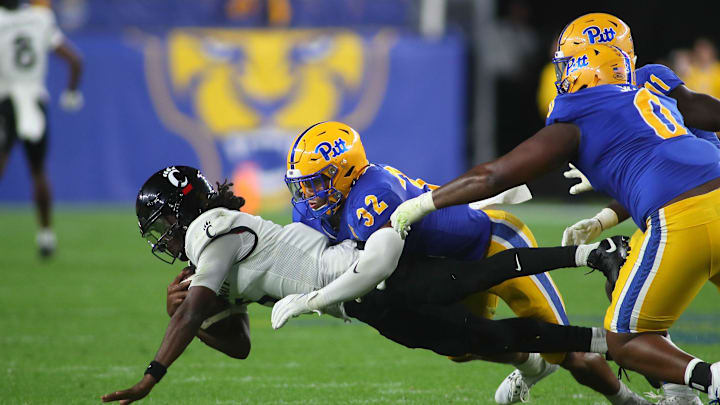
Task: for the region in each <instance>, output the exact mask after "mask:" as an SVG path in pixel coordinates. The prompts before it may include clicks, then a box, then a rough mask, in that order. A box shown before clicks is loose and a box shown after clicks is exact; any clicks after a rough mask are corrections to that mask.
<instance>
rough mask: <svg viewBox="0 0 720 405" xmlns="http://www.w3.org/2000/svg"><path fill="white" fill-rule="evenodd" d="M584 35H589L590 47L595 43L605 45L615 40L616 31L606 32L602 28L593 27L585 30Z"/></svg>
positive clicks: (608, 29) (607, 30)
mask: <svg viewBox="0 0 720 405" xmlns="http://www.w3.org/2000/svg"><path fill="white" fill-rule="evenodd" d="M582 33H583V34H584V35H587V37H588V42H590V45H592V44H595V43H598V44H603V43H607V42H610V41H612V40H613V39H615V30H614V29H612V28H605V29H604V30H600V27H596V26H594V25H593V26H590V27H587V28H585V29H584V30H583V32H582Z"/></svg>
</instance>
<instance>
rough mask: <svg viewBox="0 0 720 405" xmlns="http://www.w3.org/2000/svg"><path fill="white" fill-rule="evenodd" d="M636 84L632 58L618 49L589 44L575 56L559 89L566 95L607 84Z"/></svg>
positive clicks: (563, 75)
mask: <svg viewBox="0 0 720 405" xmlns="http://www.w3.org/2000/svg"><path fill="white" fill-rule="evenodd" d="M634 82H635V79H634V70H633V66H632V63H631V62H630V56H629V55H628V54H626V53H625V52H623V51H622V50H621V49H620V48H618V47H616V46H609V45H604V44H600V45H588V46H587V47H585V50H583V51H582V52H580V53H578V54H577V55H575V56H571V57H570V59H569V60H568V63H567V65H566V67H565V70H564V71H563V72H562V76H561V78H560V80H559V81H558V82H556V86H557V90H558V94H565V93H575V92H576V91H579V90H582V89H584V88H587V87H595V86H600V85H603V84H633V83H634Z"/></svg>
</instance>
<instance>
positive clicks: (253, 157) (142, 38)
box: [0, 28, 466, 212]
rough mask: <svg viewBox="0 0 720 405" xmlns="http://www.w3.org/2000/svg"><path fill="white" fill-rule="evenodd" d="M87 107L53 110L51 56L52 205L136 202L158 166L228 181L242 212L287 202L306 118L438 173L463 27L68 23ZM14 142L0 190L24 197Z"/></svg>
mask: <svg viewBox="0 0 720 405" xmlns="http://www.w3.org/2000/svg"><path fill="white" fill-rule="evenodd" d="M71 39H72V40H73V42H75V43H76V44H77V45H78V47H79V48H80V50H81V52H82V54H83V56H84V61H85V75H84V77H83V80H82V91H83V93H84V95H85V102H86V103H85V107H84V108H83V109H82V110H81V111H79V112H77V113H67V112H64V111H62V110H61V109H60V108H59V106H58V103H57V95H59V94H60V92H61V91H62V89H63V86H64V85H65V83H66V80H67V70H66V68H65V67H64V65H62V63H61V62H60V61H58V60H54V59H55V58H52V60H51V65H50V68H49V78H48V85H49V90H50V92H51V94H52V95H53V96H54V97H53V100H52V101H51V103H50V111H49V114H50V120H49V122H50V139H49V141H50V142H49V149H48V154H49V156H48V171H49V175H50V179H51V182H52V185H53V190H54V196H55V198H56V200H58V201H60V202H129V201H133V200H134V198H135V195H136V193H137V190H138V189H139V187H140V186H141V185H142V183H143V181H144V180H145V179H146V178H147V177H148V176H149V175H150V174H152V173H153V172H154V171H156V170H158V169H160V168H162V167H164V166H166V165H173V164H174V165H191V166H196V167H199V168H200V169H201V170H202V171H204V172H205V173H206V175H207V176H208V177H209V178H210V179H211V180H212V181H216V180H222V179H224V178H227V179H229V180H231V181H233V182H234V183H235V189H236V191H237V192H238V193H240V194H241V195H243V196H245V197H246V199H247V200H248V207H247V208H248V211H250V212H258V211H259V210H260V209H261V208H262V209H263V210H269V211H272V210H275V209H286V208H287V207H289V193H288V191H287V188H286V186H285V184H284V180H283V177H284V174H285V160H286V157H287V151H288V149H289V147H290V144H291V141H292V139H293V138H294V137H295V136H296V135H297V134H299V133H300V132H301V131H303V130H304V129H305V128H306V127H308V126H310V125H311V124H313V123H316V122H319V121H325V120H339V121H344V122H347V123H349V124H350V125H352V126H353V127H355V128H356V129H357V130H358V131H359V133H360V134H361V136H362V139H363V143H364V145H365V149H366V151H367V154H368V158H369V160H370V161H371V162H377V163H386V164H390V165H392V166H395V167H396V168H398V169H399V170H401V171H403V172H405V173H406V174H407V175H409V176H411V177H420V178H422V179H424V180H426V181H428V182H434V183H441V182H445V181H447V180H450V179H452V178H453V177H454V176H457V175H458V174H460V173H461V171H462V170H463V169H464V168H465V158H464V157H465V155H466V151H465V149H466V145H465V116H464V115H465V104H464V103H465V94H464V92H465V66H464V60H465V58H464V44H463V42H462V38H460V37H457V36H449V37H446V38H444V39H441V40H438V41H426V40H423V39H421V38H418V37H416V36H414V35H411V34H407V33H401V32H398V31H395V30H391V29H379V30H375V31H372V32H357V31H353V30H346V29H335V30H318V29H292V30H282V29H276V30H253V29H224V28H216V29H206V28H184V29H173V30H170V31H167V32H162V33H151V32H145V31H142V30H132V31H127V32H124V33H122V34H111V33H106V34H97V33H96V34H93V35H92V36H90V35H87V36H85V35H83V34H76V35H75V36H73V37H72V38H71ZM31 189H32V187H31V183H30V178H29V175H28V171H27V167H26V162H25V159H24V156H23V153H22V148H19V147H16V148H15V150H13V153H12V155H11V159H10V162H9V164H8V167H7V170H6V173H5V175H4V177H3V178H2V180H0V201H29V200H30V199H31Z"/></svg>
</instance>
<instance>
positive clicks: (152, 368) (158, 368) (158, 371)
mask: <svg viewBox="0 0 720 405" xmlns="http://www.w3.org/2000/svg"><path fill="white" fill-rule="evenodd" d="M165 373H167V367H165V366H163V365H162V364H160V362H157V361H155V360H153V361H151V362H150V365H148V366H147V368H146V369H145V374H150V375H151V376H152V377H153V378H154V379H155V382H160V380H162V378H163V376H164V375H165Z"/></svg>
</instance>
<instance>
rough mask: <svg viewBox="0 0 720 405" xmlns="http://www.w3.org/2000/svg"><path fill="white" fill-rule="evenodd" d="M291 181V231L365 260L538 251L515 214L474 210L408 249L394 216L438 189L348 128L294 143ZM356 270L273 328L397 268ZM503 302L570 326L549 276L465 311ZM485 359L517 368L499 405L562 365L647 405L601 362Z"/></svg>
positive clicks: (292, 306) (449, 215)
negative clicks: (348, 243)
mask: <svg viewBox="0 0 720 405" xmlns="http://www.w3.org/2000/svg"><path fill="white" fill-rule="evenodd" d="M285 181H286V182H287V184H288V187H289V188H290V191H291V192H292V195H293V197H292V202H293V205H294V206H295V209H294V211H293V220H294V221H296V222H302V223H304V224H306V225H309V226H311V227H313V228H315V229H317V230H320V231H322V232H324V233H325V234H326V235H328V236H329V237H330V238H334V239H335V240H336V241H344V240H347V239H350V240H354V241H357V243H358V244H364V256H365V257H376V256H378V257H385V258H392V257H395V258H396V259H395V260H399V257H400V255H401V254H402V255H403V256H404V257H408V256H409V257H412V258H415V257H420V258H424V257H427V256H436V257H447V258H452V259H456V260H461V261H474V260H478V259H481V258H484V257H486V256H491V255H494V254H496V253H499V252H502V251H503V250H506V249H508V248H512V247H533V246H537V244H536V242H535V238H534V236H533V235H532V232H531V231H530V229H529V228H528V227H527V226H526V225H525V224H523V223H522V222H521V221H520V220H519V219H517V218H515V217H514V216H512V215H511V214H510V213H507V212H504V211H496V210H485V211H483V210H481V209H473V208H471V207H469V206H467V205H466V206H462V207H452V208H449V209H447V210H443V211H441V212H438V213H436V214H434V215H431V216H429V217H428V218H427V220H425V221H422V222H420V223H418V224H416V226H415V227H414V228H413V232H412V234H411V235H409V236H408V238H407V240H406V241H403V240H402V239H401V238H400V237H399V235H398V234H397V233H396V232H394V231H393V229H392V228H390V227H389V222H390V214H391V213H392V212H393V210H394V209H395V208H396V207H397V206H399V205H400V204H401V203H402V202H403V201H406V200H408V199H411V198H413V197H416V196H418V195H421V194H423V193H426V192H428V191H430V190H432V189H434V188H435V186H433V185H430V184H428V183H426V182H424V181H422V180H420V179H413V178H410V177H408V176H406V175H405V174H404V173H402V172H401V171H400V170H398V169H396V168H393V167H391V166H386V165H381V164H372V163H369V162H368V160H367V157H366V156H365V153H364V149H363V147H362V143H361V142H360V138H359V136H358V134H357V132H356V131H354V130H353V129H352V128H350V127H349V126H347V125H345V124H342V123H338V122H322V123H319V124H315V125H313V126H312V127H310V128H308V129H307V130H305V131H304V132H303V133H301V134H300V135H299V136H298V137H297V138H295V140H294V141H293V143H292V145H291V147H290V151H289V153H288V161H287V174H286V176H285ZM513 193H514V191H511V192H509V193H508V194H506V196H512V195H515V194H513ZM509 198H512V197H509ZM384 269H387V270H388V271H389V272H385V271H384ZM356 270H357V271H353V272H348V273H345V274H343V277H341V278H339V279H338V280H336V281H335V282H333V283H332V284H329V285H327V286H326V287H324V288H322V289H321V290H319V291H317V292H316V293H314V294H309V295H304V296H289V297H285V298H284V299H283V300H281V301H279V302H278V303H277V304H276V305H275V307H274V308H273V325H278V327H280V326H282V325H283V324H284V323H285V322H287V320H289V319H290V318H291V317H292V316H296V315H298V314H300V313H305V312H309V311H311V310H313V309H315V308H318V307H321V306H325V305H327V304H328V302H343V301H349V300H352V299H355V298H357V297H359V296H360V295H362V293H364V292H366V291H368V289H372V288H374V287H375V286H376V285H377V284H378V283H380V282H382V281H383V280H385V279H386V278H388V277H389V275H390V274H391V272H392V270H393V268H392V267H381V266H363V267H362V268H360V267H358V268H357V269H356ZM498 297H499V298H502V299H503V301H505V302H506V303H508V305H509V306H510V307H511V308H512V309H513V311H514V312H515V313H516V314H517V315H518V316H521V317H531V318H535V319H539V320H543V321H546V322H550V323H557V324H568V323H569V321H568V318H567V314H566V311H565V307H564V304H563V301H562V297H561V295H560V292H559V291H558V290H557V287H556V286H555V284H554V282H553V281H552V279H551V277H550V275H549V274H545V273H542V274H536V275H531V276H527V277H520V278H517V279H513V280H510V281H506V282H504V283H502V284H500V285H498V286H495V287H493V288H491V289H489V290H487V291H481V292H477V294H475V295H473V296H472V297H470V298H468V300H467V301H466V302H465V303H466V305H467V307H468V308H469V309H470V310H471V311H473V312H474V313H475V314H477V315H479V316H484V317H492V315H493V314H494V311H495V306H496V305H497V300H498ZM463 298H464V297H458V298H457V300H461V299H463ZM463 359H465V358H463ZM483 359H484V360H491V361H499V362H507V363H511V364H513V365H515V366H516V368H517V370H516V371H515V372H514V373H513V374H512V375H511V378H508V379H506V380H504V382H503V384H502V385H501V389H499V390H498V391H497V392H496V395H495V400H496V402H498V403H501V404H509V403H514V402H517V401H520V400H523V399H527V393H528V388H529V386H532V385H533V384H535V383H536V382H538V381H539V380H541V379H542V378H544V377H545V376H547V375H549V374H550V373H552V372H553V371H555V370H556V369H557V368H558V367H557V365H556V364H559V365H561V366H562V367H564V368H566V369H568V370H570V371H572V373H573V375H575V376H580V377H579V378H578V381H580V382H582V383H583V384H586V385H588V386H590V387H591V388H593V389H595V390H596V391H599V392H601V393H602V394H604V395H606V396H607V397H608V398H609V399H610V400H611V401H614V402H613V403H617V404H646V402H643V401H640V400H637V397H633V395H634V394H632V393H631V392H629V390H627V387H625V386H624V385H622V384H619V383H618V382H617V379H615V378H614V376H613V373H612V372H611V371H610V369H609V367H608V366H607V364H606V362H605V361H604V359H602V358H601V357H599V356H593V355H585V354H579V353H553V354H544V355H543V356H542V357H539V356H537V355H528V354H527V353H512V354H510V355H504V356H502V357H483ZM455 360H460V359H455ZM523 376H525V377H527V378H526V379H523ZM523 384H524V385H523ZM621 393H622V395H621ZM615 395H618V397H617V398H615V397H614V396H615Z"/></svg>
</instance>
